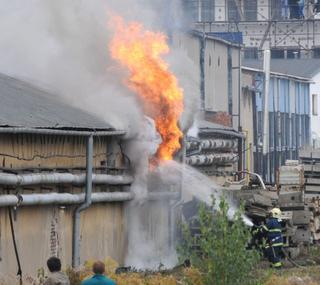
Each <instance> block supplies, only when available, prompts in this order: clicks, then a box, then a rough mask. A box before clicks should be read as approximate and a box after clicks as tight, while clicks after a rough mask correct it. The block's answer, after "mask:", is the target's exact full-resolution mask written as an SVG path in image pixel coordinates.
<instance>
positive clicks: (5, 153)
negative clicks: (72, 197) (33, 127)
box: [0, 134, 127, 284]
mask: <svg viewBox="0 0 320 285" xmlns="http://www.w3.org/2000/svg"><path fill="white" fill-rule="evenodd" d="M93 164H94V167H101V166H110V167H113V169H112V170H110V169H106V168H105V169H104V168H101V169H100V170H99V172H103V173H106V172H107V173H110V174H121V173H123V171H124V170H123V167H124V164H123V154H122V152H121V149H120V147H119V145H118V143H117V138H114V137H108V138H98V137H95V138H94V163H93ZM85 167H86V138H82V137H66V136H42V135H4V134H2V135H0V169H1V170H2V171H8V170H9V171H10V170H11V171H13V172H17V173H32V172H37V171H38V170H40V169H41V170H42V171H49V172H50V171H60V170H61V169H64V168H65V170H63V171H71V172H76V173H78V172H79V171H80V172H82V173H84V171H85ZM77 168H79V169H80V170H79V169H77ZM95 171H96V172H97V171H98V170H95ZM1 190H2V193H3V194H6V193H7V192H10V193H16V192H19V193H26V194H30V193H48V192H60V193H61V192H68V193H80V192H82V193H83V192H84V186H83V187H76V186H72V185H35V186H33V185H31V186H26V187H16V188H15V187H2V189H1ZM122 190H123V188H120V187H117V186H103V185H101V186H95V187H93V192H100V191H122ZM74 209H75V206H68V207H58V206H32V207H31V206H30V207H18V208H17V211H15V212H14V217H15V219H14V229H15V233H16V239H17V243H18V251H19V255H20V258H21V265H22V270H23V273H24V274H26V275H31V276H33V277H34V276H36V275H37V269H39V268H41V267H45V268H46V260H47V258H48V257H50V256H52V255H57V256H59V257H60V258H61V259H62V262H63V264H64V266H67V265H71V261H72V260H71V258H72V226H73V224H72V223H73V211H74ZM124 216H125V210H124V203H100V204H93V205H92V206H91V207H90V208H89V209H88V210H86V211H84V212H83V213H81V229H80V234H81V244H80V248H81V253H80V255H81V262H82V263H83V262H84V261H86V260H88V259H96V258H100V259H104V258H106V257H108V256H110V257H112V258H114V259H115V260H117V261H118V262H119V263H123V262H124V258H125V254H126V251H127V234H126V218H125V217H124ZM16 272H17V263H16V258H15V255H14V249H13V244H12V236H11V229H10V223H9V216H8V209H7V208H0V277H1V276H2V275H6V276H7V275H8V274H9V275H15V274H16ZM0 283H1V282H0ZM9 284H11V283H10V282H9Z"/></svg>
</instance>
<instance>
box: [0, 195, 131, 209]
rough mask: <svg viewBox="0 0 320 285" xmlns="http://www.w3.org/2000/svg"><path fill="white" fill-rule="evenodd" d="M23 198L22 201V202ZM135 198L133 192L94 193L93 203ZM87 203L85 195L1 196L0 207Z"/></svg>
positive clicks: (92, 196)
mask: <svg viewBox="0 0 320 285" xmlns="http://www.w3.org/2000/svg"><path fill="white" fill-rule="evenodd" d="M20 197H21V200H20ZM133 198H134V194H133V193H131V192H100V193H92V195H91V200H92V203H103V202H125V201H130V200H132V199H133ZM84 201H85V194H70V193H48V194H22V195H19V196H16V195H0V207H7V206H16V205H18V204H19V205H20V206H36V205H52V204H56V205H72V204H80V203H83V202H84Z"/></svg>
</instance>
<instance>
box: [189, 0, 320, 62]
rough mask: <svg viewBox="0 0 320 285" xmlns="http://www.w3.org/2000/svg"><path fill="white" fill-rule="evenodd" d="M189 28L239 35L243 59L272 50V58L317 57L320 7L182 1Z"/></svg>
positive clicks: (279, 0)
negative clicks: (262, 51) (243, 48)
mask: <svg viewBox="0 0 320 285" xmlns="http://www.w3.org/2000/svg"><path fill="white" fill-rule="evenodd" d="M183 3H184V10H185V13H186V15H188V17H189V19H190V23H193V25H192V28H196V29H197V30H199V31H205V32H214V33H233V34H236V33H241V34H242V36H243V42H244V45H245V57H248V58H258V57H259V54H260V51H261V50H264V49H270V50H271V56H272V57H273V58H297V57H298V58H300V57H301V58H305V57H309V58H318V57H319V56H320V20H319V18H320V17H319V11H320V3H318V1H311V0H305V1H300V0H199V1H193V0H184V1H183Z"/></svg>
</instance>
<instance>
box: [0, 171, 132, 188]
mask: <svg viewBox="0 0 320 285" xmlns="http://www.w3.org/2000/svg"><path fill="white" fill-rule="evenodd" d="M85 182H86V174H72V173H58V172H53V173H52V172H51V173H33V174H10V173H0V185H7V186H26V185H39V184H74V185H84V184H85ZM92 182H93V184H109V185H128V184H131V183H132V182H133V177H132V176H129V175H109V174H93V175H92Z"/></svg>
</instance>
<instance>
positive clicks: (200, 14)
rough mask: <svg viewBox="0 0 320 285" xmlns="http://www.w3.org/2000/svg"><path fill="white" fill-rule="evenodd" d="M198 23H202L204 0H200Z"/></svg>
mask: <svg viewBox="0 0 320 285" xmlns="http://www.w3.org/2000/svg"><path fill="white" fill-rule="evenodd" d="M198 22H202V0H198Z"/></svg>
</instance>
